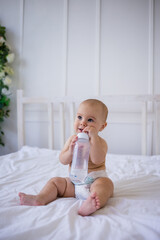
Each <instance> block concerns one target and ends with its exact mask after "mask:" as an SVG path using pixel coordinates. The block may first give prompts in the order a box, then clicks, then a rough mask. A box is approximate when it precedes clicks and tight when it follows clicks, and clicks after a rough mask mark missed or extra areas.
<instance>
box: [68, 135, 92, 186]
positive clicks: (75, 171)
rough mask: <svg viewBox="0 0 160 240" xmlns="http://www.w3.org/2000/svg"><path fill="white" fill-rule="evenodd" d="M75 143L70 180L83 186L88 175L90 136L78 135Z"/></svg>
mask: <svg viewBox="0 0 160 240" xmlns="http://www.w3.org/2000/svg"><path fill="white" fill-rule="evenodd" d="M77 136H78V140H77V142H76V143H75V147H74V151H73V159H72V165H71V170H70V179H71V181H72V182H73V183H74V184H83V183H84V181H85V178H86V177H87V174H88V160H89V149H90V144H89V136H88V134H87V133H78V135H77Z"/></svg>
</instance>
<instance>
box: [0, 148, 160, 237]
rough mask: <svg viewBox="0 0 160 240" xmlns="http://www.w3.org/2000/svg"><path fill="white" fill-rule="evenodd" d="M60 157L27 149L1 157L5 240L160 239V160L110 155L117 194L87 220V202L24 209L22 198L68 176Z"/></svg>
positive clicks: (0, 223)
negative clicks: (82, 211) (82, 209)
mask: <svg viewBox="0 0 160 240" xmlns="http://www.w3.org/2000/svg"><path fill="white" fill-rule="evenodd" d="M59 153H60V152H59V151H57V150H48V149H41V148H34V147H28V146H24V147H22V149H21V150H19V151H18V152H15V153H11V154H9V155H5V156H1V157H0V239H1V240H9V239H12V240H22V239H23V240H25V239H26V240H28V239H30V240H32V239H33V240H34V239H35V240H37V239H38V240H42V239H45V240H49V239H54V240H57V239H68V240H71V239H74V240H80V239H81V240H82V239H88V240H89V239H92V240H94V239H97V240H99V239H101V240H103V239H108V240H113V239H114V240H116V239H117V240H121V239H123V240H124V239H126V240H128V239H130V240H131V239H136V240H138V239H139V240H140V239H148V240H159V239H160V156H133V155H131V156H130V155H114V154H108V155H107V157H106V168H107V174H108V176H109V177H110V178H111V179H112V181H113V183H114V194H113V197H112V198H110V199H109V200H108V202H107V204H106V206H105V207H104V208H102V209H100V210H98V211H96V212H95V213H94V214H92V215H90V216H87V217H82V216H80V215H78V214H77V210H78V208H79V207H80V205H81V204H82V200H77V199H75V198H59V199H57V200H55V201H54V202H51V203H50V204H48V205H46V206H21V205H20V202H19V197H18V193H19V192H25V193H29V194H37V193H38V192H39V191H40V190H41V188H42V187H43V186H44V184H45V183H46V182H47V181H48V180H49V179H50V178H52V177H54V176H62V177H65V176H68V167H67V166H64V165H62V164H61V163H60V162H59Z"/></svg>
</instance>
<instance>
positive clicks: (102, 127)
mask: <svg viewBox="0 0 160 240" xmlns="http://www.w3.org/2000/svg"><path fill="white" fill-rule="evenodd" d="M106 126H107V122H105V123H104V124H103V125H102V126H101V128H100V130H99V131H100V132H101V131H102V130H103V129H104V128H105V127H106Z"/></svg>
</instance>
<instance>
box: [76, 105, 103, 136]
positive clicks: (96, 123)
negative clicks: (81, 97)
mask: <svg viewBox="0 0 160 240" xmlns="http://www.w3.org/2000/svg"><path fill="white" fill-rule="evenodd" d="M103 125H104V121H103V117H102V109H101V107H100V106H97V105H95V106H93V105H90V104H87V103H82V104H80V106H79V108H78V111H77V116H76V119H75V123H74V129H75V131H76V133H79V132H82V131H83V130H84V129H85V127H87V126H90V127H94V128H96V130H97V132H99V131H100V130H101V128H102V126H103Z"/></svg>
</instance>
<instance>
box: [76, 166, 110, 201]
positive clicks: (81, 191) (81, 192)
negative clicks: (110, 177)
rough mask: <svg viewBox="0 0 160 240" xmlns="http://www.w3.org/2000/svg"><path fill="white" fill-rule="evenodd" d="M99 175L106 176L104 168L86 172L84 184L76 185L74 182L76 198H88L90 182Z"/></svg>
mask: <svg viewBox="0 0 160 240" xmlns="http://www.w3.org/2000/svg"><path fill="white" fill-rule="evenodd" d="M99 177H107V173H106V171H105V170H100V171H93V172H91V173H89V174H88V176H87V177H86V180H85V184H83V185H76V184H75V196H76V198H77V199H81V200H85V199H87V198H88V196H89V193H90V186H91V184H92V183H93V182H94V181H95V180H96V179H97V178H99Z"/></svg>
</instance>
